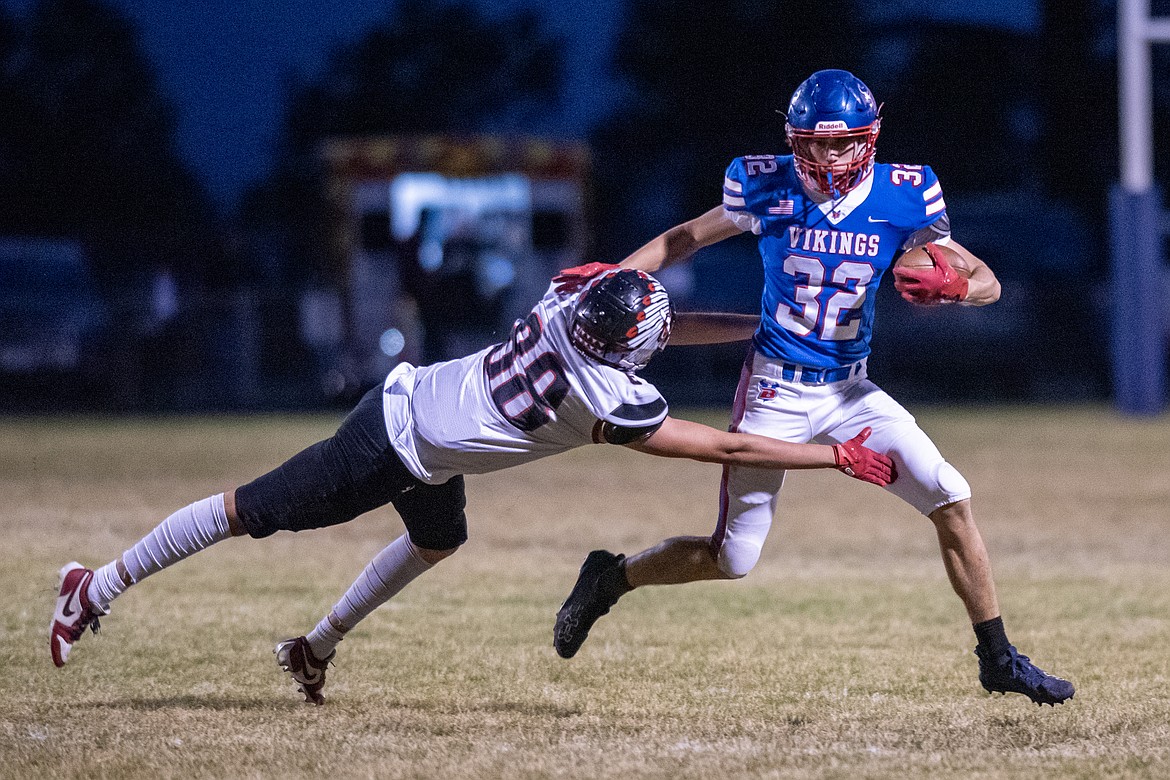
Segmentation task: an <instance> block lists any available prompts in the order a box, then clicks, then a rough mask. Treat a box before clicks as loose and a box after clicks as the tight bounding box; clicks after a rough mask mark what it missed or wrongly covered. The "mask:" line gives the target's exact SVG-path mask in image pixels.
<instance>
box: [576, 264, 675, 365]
mask: <svg viewBox="0 0 1170 780" xmlns="http://www.w3.org/2000/svg"><path fill="white" fill-rule="evenodd" d="M673 318H674V308H673V306H672V305H671V302H670V296H669V295H667V294H666V288H665V287H663V286H662V284H661V283H660V282H659V281H658V280H657V279H655V278H654V277H653V276H651V275H650V274H648V273H645V272H644V271H635V270H633V269H628V268H622V269H618V270H616V271H609V272H608V273H606V274H604V275H602V276H599V277H597V279H595V280H594V281H592V282H591V283H590V285H589V287H588V288H587V289H586V290H585V292H583V293H581V297H580V298H578V299H577V303H576V304H575V305H574V307H573V313H572V315H571V316H570V318H569V341H570V342H572V344H573V346H574V347H576V348H577V351H578V352H580V353H581V354H583V355H585V356H586V357H589V358H592V359H593V360H596V361H597V362H598V363H604V364H605V365H607V366H612V367H614V368H617V369H620V370H622V371H625V372H627V373H632V372H634V371H640V370H641V369H643V368H645V367H646V364H647V363H649V362H650V358H652V357H654V356H655V355H657V354H658V353H659V352H661V351H662V349H663V348H664V347H665V346H666V342H667V340H668V339H669V338H670V324H671V321H672V319H673Z"/></svg>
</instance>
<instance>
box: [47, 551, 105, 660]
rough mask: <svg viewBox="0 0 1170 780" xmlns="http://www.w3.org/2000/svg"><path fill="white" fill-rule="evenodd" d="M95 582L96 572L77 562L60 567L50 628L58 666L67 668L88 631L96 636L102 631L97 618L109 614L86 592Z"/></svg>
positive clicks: (51, 642)
mask: <svg viewBox="0 0 1170 780" xmlns="http://www.w3.org/2000/svg"><path fill="white" fill-rule="evenodd" d="M92 580H93V572H92V571H91V570H89V569H87V568H85V567H84V566H82V565H81V564H80V563H78V562H77V561H73V562H72V563H67V564H65V565H64V566H62V567H61V573H60V584H61V588H60V591H59V593H58V594H57V609H56V611H55V612H54V613H53V622H52V623H50V624H49V651H50V652H51V653H52V654H53V664H54V665H55V666H58V667H61V666H64V665H65V662H66V661H68V660H69V651H70V650H72V649H73V643H74V642H76V641H77V640H78V639H81V635H82V634H84V633H85V629H87V628H88V629H90V630H91V631H93V633H95V634H96V633H97V632H98V629H99V628H101V625H100V624H99V623H98V618H99V617H101V616H102V615H106V614H108V613H109V610H106V609H102V608H101V607H99V606H98V605H97V604H94V603H92V602H90V600H89V595H88V594H87V590H88V589H89V583H90V582H91V581H92Z"/></svg>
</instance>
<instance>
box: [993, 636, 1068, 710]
mask: <svg viewBox="0 0 1170 780" xmlns="http://www.w3.org/2000/svg"><path fill="white" fill-rule="evenodd" d="M975 655H977V656H979V682H981V683H982V684H983V687H984V688H986V689H987V690H988V692H990V693H1022V694H1024V695H1025V696H1027V697H1028V698H1029V699H1031V700H1032V701H1033V702H1035V703H1036V704H1048V705H1050V706H1056V705H1057V704H1063V703H1064V702H1066V701H1068V700H1069V699H1071V698H1072V697H1073V694H1074V693H1076V688H1074V687H1073V684H1072V683H1070V682H1069V681H1068V680H1065V679H1062V678H1060V677H1056V676H1054V675H1051V674H1048V673H1047V672H1045V671H1044V670H1043V669H1041V668H1040V667H1038V666H1036V665H1035V664H1033V663H1032V661H1031V659H1029V658H1028V656H1026V655H1021V654H1020V653H1019V652H1018V651H1017V650H1016V648H1015V647H1014V646H1012V645H1008V649H1007V652H1005V653H1003V654H1001V655H1000V656H999V657H998V658H994V659H992V658H986V657H984V655H983V652H982V651H981V650H980V648H978V647H976V648H975Z"/></svg>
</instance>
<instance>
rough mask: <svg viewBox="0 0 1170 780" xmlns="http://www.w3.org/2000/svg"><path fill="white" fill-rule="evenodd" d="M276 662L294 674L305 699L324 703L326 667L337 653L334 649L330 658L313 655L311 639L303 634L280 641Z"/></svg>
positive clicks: (313, 702) (309, 701)
mask: <svg viewBox="0 0 1170 780" xmlns="http://www.w3.org/2000/svg"><path fill="white" fill-rule="evenodd" d="M272 652H274V653H276V663H278V664H280V668H281V669H283V670H284V671H286V672H288V673H289V674H290V675H292V678H293V680H295V681H296V682H297V683H298V684H299V685H300V687H299V688H297V690H298V691H300V692H301V693H303V694H305V701H306V702H308V703H309V704H324V703H325V697H324V696H322V695H321V689H322V688H324V687H325V669H326V668H327V667H328V666H329V663H330V662H331V661H332V660H333V658H334V656H336V655H337V651H336V650H334V651H333V652H332V653H330V654H329V657H328V658H324V659H319V658H317V657H316V656H314V655H313V649H312V648H311V647H309V640H307V639H305V637H303V636H298V637H294V638H293V639H286V640H284V641H283V642H278V643H277V645H276V649H275V650H273V651H272Z"/></svg>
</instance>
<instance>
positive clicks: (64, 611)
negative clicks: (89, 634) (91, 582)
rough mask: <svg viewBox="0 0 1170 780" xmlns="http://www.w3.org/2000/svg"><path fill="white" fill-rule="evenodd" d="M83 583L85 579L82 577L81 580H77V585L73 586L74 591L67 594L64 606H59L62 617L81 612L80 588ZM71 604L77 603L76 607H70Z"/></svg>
mask: <svg viewBox="0 0 1170 780" xmlns="http://www.w3.org/2000/svg"><path fill="white" fill-rule="evenodd" d="M84 585H85V581H84V578H82V581H81V582H78V584H77V587H75V588H74V592H73V593H70V594H69V600H68V601H66V606H64V607H62V608H61V616H62V617H73V616H74V615H76V614H77V613H78V612H81V588H82V586H84ZM73 605H77V608H76V609H70V608H69V607H71V606H73Z"/></svg>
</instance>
